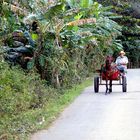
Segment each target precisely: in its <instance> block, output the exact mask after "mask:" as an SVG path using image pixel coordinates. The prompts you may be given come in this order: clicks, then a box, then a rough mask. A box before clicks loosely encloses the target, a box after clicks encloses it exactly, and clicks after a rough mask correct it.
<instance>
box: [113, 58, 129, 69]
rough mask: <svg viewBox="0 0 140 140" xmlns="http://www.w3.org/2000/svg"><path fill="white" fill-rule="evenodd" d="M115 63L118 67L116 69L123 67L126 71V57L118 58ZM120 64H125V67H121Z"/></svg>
mask: <svg viewBox="0 0 140 140" xmlns="http://www.w3.org/2000/svg"><path fill="white" fill-rule="evenodd" d="M115 63H116V64H117V65H118V66H117V67H118V68H122V67H123V68H124V69H127V63H128V58H127V57H126V56H122V57H121V56H118V57H117V59H116V62H115ZM121 63H125V64H126V65H121ZM119 64H120V65H119Z"/></svg>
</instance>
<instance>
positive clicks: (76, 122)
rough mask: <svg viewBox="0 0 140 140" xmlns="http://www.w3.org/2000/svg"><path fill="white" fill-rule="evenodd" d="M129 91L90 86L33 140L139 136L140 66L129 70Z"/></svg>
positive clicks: (104, 139)
mask: <svg viewBox="0 0 140 140" xmlns="http://www.w3.org/2000/svg"><path fill="white" fill-rule="evenodd" d="M127 84H128V85H127V88H128V89H127V93H123V92H122V87H121V86H116V85H114V86H113V92H112V93H111V94H109V95H105V94H104V91H105V86H100V89H99V90H100V91H99V93H94V90H93V86H91V87H87V88H86V89H85V90H84V91H83V93H82V94H81V95H80V96H79V97H78V98H76V99H75V101H74V102H73V103H72V104H71V105H69V106H68V107H67V108H66V109H65V110H64V111H63V112H62V114H61V115H60V117H59V118H58V119H57V120H56V121H55V122H54V123H53V124H52V125H51V126H50V127H49V128H48V130H43V131H40V132H38V133H35V134H34V135H33V136H32V137H31V140H140V133H139V132H140V69H131V70H128V73H127Z"/></svg>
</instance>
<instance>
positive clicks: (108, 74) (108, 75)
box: [101, 56, 114, 94]
mask: <svg viewBox="0 0 140 140" xmlns="http://www.w3.org/2000/svg"><path fill="white" fill-rule="evenodd" d="M113 61H114V58H113V57H112V56H107V57H106V60H105V64H104V65H102V66H101V77H102V79H103V80H105V81H106V91H105V94H108V93H109V94H110V93H111V92H112V80H113V79H114V77H113V76H114V75H113V74H114V71H113V69H114V67H113V66H112V62H113ZM108 81H109V87H108Z"/></svg>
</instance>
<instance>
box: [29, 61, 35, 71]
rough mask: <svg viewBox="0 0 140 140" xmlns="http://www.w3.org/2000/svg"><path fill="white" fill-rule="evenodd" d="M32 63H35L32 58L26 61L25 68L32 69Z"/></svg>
mask: <svg viewBox="0 0 140 140" xmlns="http://www.w3.org/2000/svg"><path fill="white" fill-rule="evenodd" d="M34 64H35V60H34V58H33V59H32V60H31V61H29V62H28V64H27V69H29V70H30V69H32V68H33V67H34Z"/></svg>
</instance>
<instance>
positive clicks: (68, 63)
mask: <svg viewBox="0 0 140 140" xmlns="http://www.w3.org/2000/svg"><path fill="white" fill-rule="evenodd" d="M111 9H112V6H106V5H105V6H103V5H101V4H100V3H98V2H96V1H92V0H80V1H76V0H58V1H53V0H52V1H43V0H36V1H32V0H24V1H18V0H13V1H12V0H3V1H0V118H1V119H0V139H2V140H16V139H17V140H18V139H20V140H25V138H27V136H28V135H29V134H30V133H32V132H35V131H37V130H38V129H42V128H46V126H48V125H49V124H50V122H51V121H53V120H54V119H55V118H56V116H58V114H59V112H60V111H62V110H63V108H64V107H65V106H66V105H67V104H69V103H70V102H71V101H73V100H74V98H75V97H76V96H78V95H79V94H80V93H81V91H82V90H83V89H84V88H85V87H86V86H89V85H91V84H92V79H91V78H89V79H87V78H88V77H92V76H93V73H94V72H95V70H96V69H98V68H100V66H101V64H102V63H103V62H104V58H105V56H106V55H113V54H114V53H116V54H117V53H118V51H119V50H121V49H125V48H123V45H122V40H121V37H122V26H120V25H119V23H118V22H117V21H118V20H120V19H121V18H122V16H120V15H118V14H117V13H115V12H112V11H111ZM33 21H36V22H37V23H38V27H39V34H38V38H37V40H36V49H35V50H34V54H33V57H32V59H31V60H30V61H29V62H28V64H27V69H22V68H21V67H20V65H15V66H11V65H9V64H7V62H5V59H4V52H3V46H4V45H5V40H7V41H9V42H8V45H9V47H11V46H12V41H11V36H12V33H13V32H14V31H15V30H22V29H25V28H26V26H27V25H30V24H31V23H32V22H33ZM83 81H85V82H83Z"/></svg>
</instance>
